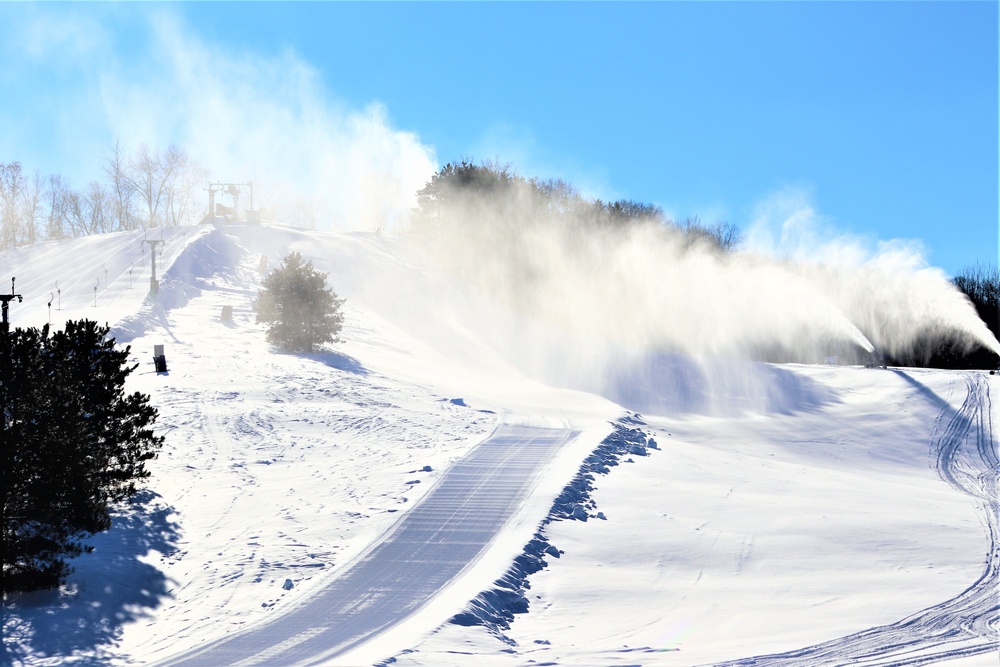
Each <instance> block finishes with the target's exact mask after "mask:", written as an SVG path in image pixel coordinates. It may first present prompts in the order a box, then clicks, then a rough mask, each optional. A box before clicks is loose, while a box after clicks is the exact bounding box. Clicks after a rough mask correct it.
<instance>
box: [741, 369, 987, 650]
mask: <svg viewBox="0 0 1000 667" xmlns="http://www.w3.org/2000/svg"><path fill="white" fill-rule="evenodd" d="M897 372H898V373H899V375H901V376H902V377H903V378H904V379H906V380H907V381H908V382H910V383H911V384H913V385H914V386H916V387H918V389H920V391H921V393H923V394H925V395H926V396H927V397H928V398H930V399H931V400H932V401H933V402H934V403H935V404H937V405H938V406H939V407H941V408H942V409H941V413H940V415H939V416H938V418H937V421H936V422H935V424H936V428H935V432H934V434H933V435H932V437H931V440H932V442H933V446H934V452H933V454H934V455H936V457H937V470H938V474H939V475H940V476H941V478H942V479H943V480H944V481H946V482H947V483H948V484H950V485H951V486H952V487H954V488H955V489H956V490H958V491H960V492H962V493H963V494H966V495H968V496H969V497H970V498H971V499H972V500H973V501H974V502H975V503H976V504H977V505H978V506H979V507H980V508H981V511H982V521H983V524H984V525H985V527H986V530H987V532H988V535H989V550H988V552H987V554H986V558H985V564H984V569H983V573H982V574H981V575H980V577H979V578H978V579H977V580H976V581H975V582H974V583H973V584H972V585H971V586H969V587H968V588H967V589H965V590H964V591H962V592H961V593H960V594H959V595H957V596H956V597H954V598H951V599H950V600H947V601H945V602H942V603H940V604H937V605H934V606H933V607H929V608H927V609H924V610H923V611H920V612H917V613H916V614H913V615H911V616H909V617H907V618H904V619H903V620H901V621H898V622H896V623H893V624H891V625H884V626H878V627H874V628H871V629H868V630H865V631H863V632H859V633H856V634H852V635H847V636H846V637H841V638H839V639H835V640H832V641H829V642H824V643H822V644H816V645H815V646H809V647H806V648H803V649H799V650H796V651H790V652H788V653H781V654H773V655H762V656H756V657H752V658H745V659H742V660H736V661H732V662H725V663H721V665H727V666H732V667H736V666H738V665H796V666H798V665H801V666H802V667H820V666H824V665H829V666H833V665H845V664H851V665H866V666H869V667H875V666H879V667H881V666H889V665H893V666H902V665H927V664H932V663H936V662H940V661H944V660H951V659H957V658H963V657H968V656H975V655H982V654H988V653H990V652H993V653H996V652H997V651H1000V498H998V492H1000V484H998V478H1000V458H998V452H997V443H996V440H995V439H994V435H993V419H992V403H991V400H990V388H989V383H988V381H987V379H986V377H985V376H984V375H983V374H982V373H976V372H970V373H967V374H965V375H964V379H965V383H966V390H967V394H966V397H965V400H964V402H963V403H962V405H961V407H960V408H959V409H958V410H957V411H956V410H954V409H953V408H952V407H951V406H950V405H949V404H947V403H946V402H945V401H943V400H942V399H941V398H939V397H938V396H937V395H936V394H934V393H933V392H932V391H931V390H930V389H928V388H927V387H924V386H923V385H922V384H920V383H919V382H918V381H917V380H915V379H913V378H912V377H911V376H910V375H909V374H907V373H905V372H903V371H897Z"/></svg>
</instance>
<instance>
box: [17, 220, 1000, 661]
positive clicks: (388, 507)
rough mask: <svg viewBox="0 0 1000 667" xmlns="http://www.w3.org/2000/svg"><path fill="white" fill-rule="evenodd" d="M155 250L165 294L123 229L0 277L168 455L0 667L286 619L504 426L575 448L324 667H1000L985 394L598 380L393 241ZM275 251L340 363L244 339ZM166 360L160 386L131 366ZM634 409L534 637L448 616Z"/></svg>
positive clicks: (867, 377) (525, 623) (576, 355)
mask: <svg viewBox="0 0 1000 667" xmlns="http://www.w3.org/2000/svg"><path fill="white" fill-rule="evenodd" d="M149 238H154V237H152V236H150V237H149ZM155 238H156V239H157V240H159V239H160V238H161V237H160V235H159V234H157V235H156V237H155ZM162 239H163V241H164V243H163V245H162V246H161V248H158V249H157V252H159V251H160V250H161V249H162V254H160V255H158V257H157V270H158V277H159V278H160V281H161V283H160V284H161V290H160V296H159V298H158V299H157V300H156V301H152V300H150V299H148V298H146V291H147V290H146V287H147V286H148V284H149V278H150V270H151V267H150V263H149V257H148V250H149V245H148V244H141V243H140V242H141V241H142V234H141V233H123V234H113V235H107V236H98V237H90V238H85V239H78V240H74V241H64V242H59V243H51V242H50V243H45V244H40V245H38V246H33V247H29V248H23V249H19V250H17V251H14V252H7V253H4V254H2V255H0V281H7V280H9V277H10V276H17V282H16V288H17V291H18V292H19V293H21V294H23V295H24V302H23V303H15V304H12V306H11V320H12V323H13V325H14V326H27V325H41V324H44V323H45V322H46V321H48V319H49V317H50V312H49V309H48V307H47V303H48V302H49V300H50V292H51V293H52V300H53V303H52V306H51V320H52V322H53V323H54V324H58V323H60V322H62V321H65V319H68V318H79V317H89V318H92V319H97V320H98V321H100V322H104V321H107V322H108V323H110V324H111V325H112V326H113V331H114V333H115V336H116V338H117V339H118V340H119V342H121V343H127V344H129V345H130V346H131V349H132V354H133V356H134V359H135V361H136V362H138V363H139V364H140V367H139V370H138V371H137V372H136V373H135V374H134V375H133V376H132V378H131V380H130V381H131V385H132V386H131V388H132V389H134V390H140V391H143V392H146V393H148V394H150V396H151V397H152V402H153V404H154V405H156V406H157V407H158V408H159V410H160V420H159V423H160V428H161V430H162V432H163V433H164V434H165V435H166V445H165V447H164V449H163V451H162V453H161V454H160V457H159V458H158V459H157V460H156V461H155V462H154V463H153V465H152V466H151V471H152V473H153V477H152V478H151V480H150V483H149V488H148V490H147V491H145V492H143V493H142V494H140V496H139V497H138V498H137V499H136V502H135V503H134V504H133V505H132V506H130V507H127V508H122V510H121V512H120V513H119V515H118V516H117V517H116V521H115V525H114V526H113V528H112V529H111V530H110V531H108V532H107V533H104V534H101V535H97V536H94V537H93V538H92V539H91V540H90V543H92V544H93V545H94V546H95V550H94V552H93V553H92V554H89V555H85V556H83V557H81V558H79V559H77V560H76V561H75V562H74V566H75V567H76V571H75V572H74V574H73V575H72V576H71V577H70V579H69V581H68V582H67V584H66V586H65V587H64V588H63V589H62V590H60V591H53V592H46V593H34V594H30V595H23V596H17V597H13V598H10V599H7V600H5V602H4V612H5V613H4V648H5V659H6V661H8V662H9V663H12V664H27V665H56V664H74V663H76V664H119V665H123V664H146V663H150V662H154V661H160V660H164V661H167V660H169V659H170V658H171V656H174V655H177V654H181V653H184V652H186V651H190V650H192V649H195V648H198V647H199V646H202V645H204V644H205V643H207V642H211V641H213V640H217V639H219V638H221V637H224V636H227V635H232V634H233V633H235V632H238V631H244V630H248V629H252V628H256V627H270V626H273V625H274V623H273V622H274V621H277V620H279V619H281V618H284V617H289V618H290V616H288V614H289V613H290V612H292V611H294V610H298V609H303V608H305V605H306V604H307V602H308V601H309V600H313V599H316V597H317V596H318V595H320V594H321V593H322V592H323V591H328V590H331V586H334V584H335V582H337V581H341V580H342V579H343V576H342V573H343V572H345V571H346V570H347V569H348V565H350V564H353V563H357V562H358V561H359V558H361V557H362V556H371V555H372V554H377V553H380V552H379V551H378V550H377V549H376V548H375V547H376V546H377V545H378V544H380V543H381V540H382V539H383V536H384V535H386V534H392V532H393V531H394V529H395V527H397V526H398V525H400V521H401V517H407V516H410V515H414V513H412V512H409V510H410V509H411V508H413V507H415V506H417V505H418V504H419V503H420V501H421V499H423V498H425V497H427V496H428V494H432V493H434V492H435V490H438V489H442V488H445V485H444V483H443V480H444V479H445V478H446V476H447V474H448V471H449V470H452V469H454V467H455V464H456V463H457V462H459V461H461V460H467V459H466V457H467V455H469V453H470V452H472V451H473V450H474V449H475V448H476V446H477V445H478V444H479V443H480V442H482V441H483V440H485V439H486V438H487V437H488V436H489V435H490V434H491V433H493V432H494V430H495V429H496V428H497V427H498V426H499V425H501V424H513V425H517V426H521V427H538V428H545V427H551V428H557V429H563V430H566V431H572V432H574V433H578V434H579V435H578V436H577V437H575V438H573V439H572V440H570V441H568V443H567V444H565V445H562V446H561V448H560V449H558V450H557V451H555V452H554V453H553V454H552V456H551V458H545V459H544V460H541V459H540V463H539V464H538V465H539V466H540V467H539V469H538V473H537V478H536V477H533V478H532V479H535V480H536V481H535V482H533V483H532V485H529V486H530V488H528V489H527V490H526V491H525V492H524V493H525V495H523V496H520V500H519V501H518V503H517V505H516V506H515V507H513V508H510V509H506V510H502V511H501V510H497V512H498V514H499V515H500V518H501V519H502V520H501V521H500V526H501V527H500V528H499V529H498V530H499V532H498V533H497V535H496V537H495V538H493V539H492V541H491V542H490V543H489V546H488V548H487V549H486V550H485V551H482V552H480V553H478V554H477V555H475V556H474V557H472V558H471V560H469V561H468V562H465V561H463V562H462V563H460V565H461V567H460V568H459V571H460V573H459V575H458V576H457V577H456V578H454V579H452V580H451V581H450V583H448V584H447V585H446V586H445V587H444V588H443V589H441V590H439V591H438V592H437V593H436V594H435V595H434V596H433V597H432V599H431V601H430V602H428V603H426V604H423V605H422V606H420V607H419V608H418V609H417V611H416V612H415V613H414V614H412V615H410V616H408V617H406V618H400V619H397V620H394V621H393V623H391V624H390V625H389V626H388V627H387V629H385V630H384V631H383V632H381V633H380V634H378V635H377V636H376V637H375V638H374V639H372V640H371V641H369V642H368V643H367V644H364V645H362V646H360V647H358V649H357V650H356V651H354V652H353V653H347V654H344V655H340V656H338V657H336V658H331V660H333V661H339V662H340V663H342V664H357V662H358V661H362V662H368V663H369V664H370V663H371V662H372V661H382V660H387V659H390V658H392V659H394V660H395V661H396V664H402V665H417V664H420V665H441V664H460V665H462V664H477V665H478V664H493V663H495V664H511V665H517V664H529V663H530V664H540V663H544V664H566V665H577V664H584V665H591V664H593V665H603V664H607V665H611V664H647V665H694V664H709V663H721V662H735V663H736V664H751V662H750V660H749V657H751V656H758V657H757V658H756V662H754V663H752V664H796V665H820V664H823V665H827V664H828V665H836V664H846V663H848V662H851V661H852V660H853V661H854V662H857V664H871V665H883V664H885V665H887V664H928V663H929V662H943V661H947V660H951V661H952V662H954V664H963V665H995V664H996V657H995V652H996V650H998V649H1000V639H998V635H997V633H998V630H1000V611H998V608H997V605H998V602H1000V600H998V594H997V583H998V579H997V569H998V568H1000V552H998V547H997V533H998V531H997V525H998V523H997V500H996V498H997V496H996V490H997V486H996V485H997V473H998V466H997V444H996V441H995V440H994V434H993V431H992V421H993V416H994V414H995V413H996V410H995V409H994V407H993V405H992V403H991V401H990V395H991V391H995V390H996V389H997V382H998V379H997V377H996V376H988V375H985V374H982V373H951V372H943V371H926V370H905V371H904V370H901V369H890V370H866V369H862V368H857V367H844V368H837V367H814V366H792V365H785V366H779V365H765V364H755V363H733V362H730V363H721V362H712V363H705V362H696V361H694V360H692V359H690V358H688V357H684V356H681V355H667V354H663V353H658V354H653V355H651V356H646V357H643V358H641V359H638V360H637V359H635V358H630V361H629V362H628V363H627V364H626V363H622V364H618V365H611V366H608V365H606V364H605V365H593V364H588V363H585V360H584V359H582V357H581V356H580V355H582V354H585V353H586V352H587V351H589V350H590V349H591V348H590V347H588V346H586V345H583V346H575V345H574V344H573V343H574V342H573V340H572V337H570V336H567V335H566V334H565V332H560V331H557V330H552V329H551V328H546V326H543V325H539V324H537V323H532V322H528V321H524V320H523V318H519V317H518V316H517V315H513V314H510V313H507V312H505V311H504V310H503V309H502V308H500V307H499V306H497V305H496V304H491V303H488V302H484V301H482V300H480V299H474V298H472V297H471V295H468V294H465V293H464V292H463V286H462V285H456V284H448V283H446V282H445V281H443V280H442V279H441V278H440V277H438V276H436V275H435V274H433V273H430V272H427V271H425V270H423V269H421V268H420V267H419V266H418V265H417V264H415V263H413V262H411V261H410V260H408V259H407V253H406V251H405V248H404V247H403V246H402V245H401V244H400V243H399V242H398V241H397V240H395V239H390V238H381V237H375V236H371V235H363V234H354V235H343V234H329V233H320V232H310V231H303V230H297V229H291V228H284V227H278V226H244V227H236V226H234V227H220V228H215V227H198V228H181V229H174V230H166V231H165V232H164V234H163V236H162ZM292 250H297V251H299V252H301V253H302V254H303V255H305V256H306V257H307V258H308V259H311V260H312V261H313V262H314V264H315V265H316V266H317V268H319V269H320V270H322V271H326V272H328V273H329V279H328V282H329V284H330V285H331V286H332V287H333V288H334V289H335V290H336V291H337V292H338V294H339V295H340V296H343V297H346V298H347V303H346V306H345V313H346V323H345V328H344V331H343V332H342V337H343V338H344V342H343V343H340V344H337V345H334V346H331V347H330V348H329V349H328V350H326V351H323V352H319V353H316V354H311V355H291V354H282V353H278V352H275V351H274V350H272V349H271V348H270V347H269V346H268V345H267V344H266V343H265V341H264V336H263V329H262V327H261V326H260V325H257V324H256V323H255V322H254V315H253V312H252V299H253V296H254V295H255V293H256V290H257V289H258V287H259V281H260V277H261V267H262V265H263V264H264V262H266V265H267V266H268V267H271V268H274V267H275V266H277V265H278V263H279V262H280V260H281V258H282V257H283V256H284V255H285V254H287V253H288V252H290V251H292ZM144 251H145V252H144ZM262 258H266V260H263V259H262ZM57 281H58V285H57ZM95 287H96V289H95ZM223 306H232V307H233V312H234V317H233V320H232V321H231V322H230V321H223V320H222V318H221V312H222V308H223ZM511 331H514V332H516V335H511V334H510V332H511ZM161 344H162V345H164V346H165V353H166V357H167V363H168V367H169V373H168V374H156V373H155V372H154V369H153V366H152V351H153V346H154V345H161ZM526 350H530V351H531V352H530V353H529V352H526ZM538 350H543V351H544V357H545V358H546V360H547V363H546V364H545V365H544V367H543V366H541V365H539V363H538V359H539V356H540V355H539V352H538ZM581 350H582V351H583V352H581ZM595 366H596V367H599V368H601V372H600V373H599V374H596V375H595V374H593V373H589V371H588V372H584V370H583V369H590V368H591V367H595ZM627 410H638V411H640V412H642V414H643V420H644V425H643V426H642V429H643V430H644V431H645V432H646V433H647V434H648V435H649V436H651V437H652V438H654V439H655V440H656V442H657V443H658V444H659V447H658V449H649V450H647V453H648V455H647V456H638V455H635V456H631V457H627V458H625V459H623V464H622V465H620V466H617V467H614V468H612V469H611V470H610V471H609V472H608V473H607V474H602V475H594V481H593V486H594V487H595V489H594V491H593V492H592V494H591V499H592V501H593V503H596V507H591V508H588V511H587V512H586V513H585V515H586V514H589V515H590V516H592V517H595V516H596V514H597V512H598V511H599V512H601V516H603V517H604V518H603V519H601V518H591V519H590V520H587V521H574V520H565V521H551V522H549V523H547V524H546V525H545V528H544V532H545V537H546V539H547V540H548V542H549V543H550V544H551V545H552V546H553V547H554V549H553V551H555V554H559V552H560V551H561V552H562V553H561V554H559V557H558V558H556V557H555V554H549V555H548V556H547V557H546V558H545V560H547V562H548V567H546V568H545V569H543V570H541V571H540V572H537V573H535V574H532V575H531V576H530V577H528V578H527V583H528V585H529V586H530V588H529V589H528V591H527V600H528V602H529V611H528V613H526V614H519V615H518V616H517V618H516V620H515V621H514V622H513V623H512V624H511V626H510V627H509V628H506V629H505V628H500V627H497V626H489V625H485V626H484V625H474V626H468V625H459V624H454V623H449V622H448V621H449V619H451V618H452V617H454V616H455V615H456V614H459V613H460V612H462V611H463V610H466V609H467V608H468V605H469V602H470V601H471V600H472V599H473V598H475V597H476V596H477V594H479V593H480V592H482V591H486V590H488V589H490V588H491V586H493V585H494V584H493V582H494V580H496V579H498V578H499V577H500V576H501V575H503V574H504V573H505V572H506V571H507V570H508V568H509V567H510V566H511V564H512V563H513V562H514V559H515V558H516V557H517V556H518V555H519V554H520V553H521V551H522V549H523V547H524V545H525V544H526V543H527V542H528V541H529V540H530V539H531V538H532V536H533V535H534V534H535V532H536V530H537V529H538V527H539V525H540V523H541V522H542V521H543V520H544V519H545V517H546V515H547V513H548V512H549V510H550V508H551V507H552V505H553V501H554V500H555V499H556V498H557V496H559V494H560V492H561V491H562V490H563V488H564V487H565V486H566V485H567V484H568V483H570V482H571V480H572V479H573V478H574V475H576V474H577V472H578V470H579V469H580V467H581V465H583V464H584V463H585V461H586V460H587V459H588V456H589V455H590V453H591V452H592V451H593V450H594V449H595V448H596V447H597V446H598V443H600V442H601V440H602V439H604V438H605V436H607V435H608V434H609V433H610V432H611V430H612V424H611V422H613V421H615V420H616V419H619V418H620V417H622V416H623V415H625V414H626V411H627ZM477 451H478V450H477ZM454 503H455V505H456V507H459V506H461V504H462V499H461V498H457V499H455V501H454ZM556 550H558V551H556ZM455 558H456V559H457V558H460V556H455ZM269 624H270V625H269ZM314 634H315V633H314ZM311 636H314V635H311ZM298 641H302V639H301V638H300V639H299V640H298ZM779 654H781V655H779ZM262 655H263V654H262ZM272 655H277V654H276V653H275V654H272ZM760 656H764V657H760ZM743 659H747V661H746V662H742V663H741V662H739V661H741V660H743ZM956 660H958V661H957V662H956ZM949 664H950V663H949Z"/></svg>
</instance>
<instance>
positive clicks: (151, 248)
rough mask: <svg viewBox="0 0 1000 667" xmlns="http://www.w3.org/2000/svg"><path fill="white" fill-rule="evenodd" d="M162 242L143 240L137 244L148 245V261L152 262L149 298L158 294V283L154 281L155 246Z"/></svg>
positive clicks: (160, 240)
mask: <svg viewBox="0 0 1000 667" xmlns="http://www.w3.org/2000/svg"><path fill="white" fill-rule="evenodd" d="M163 242H164V241H163V239H143V240H142V241H140V242H139V245H140V246H142V244H144V243H148V244H149V259H150V260H151V261H152V266H153V275H152V277H151V278H150V279H149V295H150V296H156V295H157V294H159V292H160V283H159V282H158V281H157V280H156V246H157V245H158V244H160V243H163Z"/></svg>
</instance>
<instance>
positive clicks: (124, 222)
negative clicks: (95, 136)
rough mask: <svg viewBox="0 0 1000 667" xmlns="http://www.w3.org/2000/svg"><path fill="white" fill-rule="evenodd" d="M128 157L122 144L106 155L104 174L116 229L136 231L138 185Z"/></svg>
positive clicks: (116, 145) (117, 142)
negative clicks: (133, 177) (132, 173)
mask: <svg viewBox="0 0 1000 667" xmlns="http://www.w3.org/2000/svg"><path fill="white" fill-rule="evenodd" d="M129 171H130V167H129V160H128V156H127V155H126V154H125V149H124V148H122V145H121V142H120V141H116V142H115V146H114V148H112V149H111V150H110V151H109V152H107V153H105V154H104V174H105V176H106V177H107V183H108V188H107V189H108V197H109V200H110V202H109V203H110V208H111V217H112V219H113V220H114V229H115V230H117V231H124V230H127V229H136V228H137V227H138V226H139V219H138V216H137V215H136V212H135V204H136V183H135V181H134V180H133V179H132V177H131V175H130V173H129Z"/></svg>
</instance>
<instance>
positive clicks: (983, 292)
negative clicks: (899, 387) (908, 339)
mask: <svg viewBox="0 0 1000 667" xmlns="http://www.w3.org/2000/svg"><path fill="white" fill-rule="evenodd" d="M952 282H953V283H954V284H955V287H957V288H958V289H959V290H960V291H961V292H962V293H963V294H965V296H966V297H968V299H969V301H971V302H972V305H973V306H974V307H975V309H976V313H977V314H978V315H979V318H980V319H981V320H982V321H983V322H984V323H985V324H986V326H987V327H988V328H989V330H990V331H991V332H992V333H993V335H994V336H996V337H997V339H1000V268H998V267H997V266H990V265H985V264H976V265H974V266H968V267H965V268H964V269H962V271H961V272H960V273H959V274H958V275H957V276H955V277H954V278H953V279H952ZM891 363H894V364H896V365H901V366H904V365H905V366H926V367H929V368H951V369H994V368H996V367H997V364H998V363H1000V357H998V356H997V354H996V353H995V352H992V351H991V350H988V349H986V348H985V347H982V346H976V347H974V348H972V349H971V350H970V349H967V348H966V347H965V346H964V345H961V344H958V343H956V342H955V341H952V340H948V339H942V338H940V337H932V336H924V337H922V339H921V340H920V341H918V344H917V345H915V346H914V353H913V354H912V355H910V356H907V357H905V358H900V359H893V360H892V361H891Z"/></svg>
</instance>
